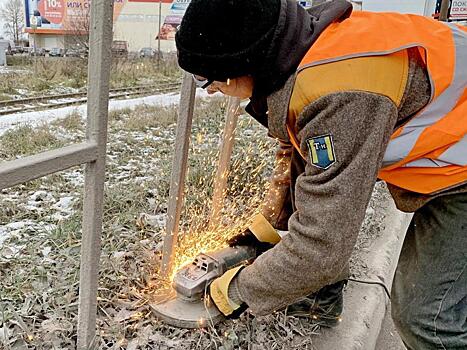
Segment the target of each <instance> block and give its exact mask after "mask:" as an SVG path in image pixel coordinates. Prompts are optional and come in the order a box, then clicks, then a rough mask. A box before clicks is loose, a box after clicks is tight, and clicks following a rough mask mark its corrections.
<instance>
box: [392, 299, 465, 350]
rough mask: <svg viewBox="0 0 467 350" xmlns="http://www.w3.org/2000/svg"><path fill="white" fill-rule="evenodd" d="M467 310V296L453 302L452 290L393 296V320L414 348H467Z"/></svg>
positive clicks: (405, 339) (410, 346) (404, 339)
mask: <svg viewBox="0 0 467 350" xmlns="http://www.w3.org/2000/svg"><path fill="white" fill-rule="evenodd" d="M430 299H431V300H430ZM466 311H467V297H466V298H464V299H463V301H462V300H460V301H459V300H458V301H456V302H454V300H450V298H449V293H447V294H445V295H444V298H443V295H441V296H439V298H438V297H435V296H433V298H429V297H428V296H425V297H420V298H406V299H404V298H401V297H397V296H394V295H393V300H392V318H393V320H394V324H395V326H396V328H397V330H398V332H399V334H400V336H401V338H402V340H403V341H404V343H405V345H406V346H407V348H408V349H411V350H412V349H413V350H418V349H424V350H435V349H436V350H438V349H467V324H466V322H465V315H466V313H465V312H466Z"/></svg>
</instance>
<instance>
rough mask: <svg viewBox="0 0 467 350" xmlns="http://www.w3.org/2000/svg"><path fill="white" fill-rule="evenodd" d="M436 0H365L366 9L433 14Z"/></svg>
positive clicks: (363, 6) (363, 7)
mask: <svg viewBox="0 0 467 350" xmlns="http://www.w3.org/2000/svg"><path fill="white" fill-rule="evenodd" d="M435 4H436V0H363V3H362V9H363V10H364V11H375V12H399V13H413V14H417V15H425V16H431V14H432V13H433V12H434V9H435Z"/></svg>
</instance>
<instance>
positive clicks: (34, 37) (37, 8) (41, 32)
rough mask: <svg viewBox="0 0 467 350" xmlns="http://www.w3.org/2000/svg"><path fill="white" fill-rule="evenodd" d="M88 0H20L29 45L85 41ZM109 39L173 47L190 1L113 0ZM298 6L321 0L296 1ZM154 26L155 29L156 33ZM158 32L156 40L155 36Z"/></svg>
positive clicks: (378, 5)
mask: <svg viewBox="0 0 467 350" xmlns="http://www.w3.org/2000/svg"><path fill="white" fill-rule="evenodd" d="M90 1H91V0H24V3H25V14H26V21H25V23H26V30H25V31H26V32H27V33H29V34H30V36H29V42H30V46H35V47H38V48H46V49H50V48H52V47H59V48H78V49H79V48H81V47H83V46H87V42H88V37H87V33H88V32H89V28H88V25H89V17H90V16H89V10H90ZM113 1H114V40H120V41H125V42H126V43H127V46H128V50H129V51H138V50H139V49H141V48H143V47H151V48H154V49H157V48H158V47H159V45H160V49H161V50H162V51H173V50H175V43H174V40H173V38H174V35H175V32H176V30H177V27H178V25H179V24H180V22H181V18H182V16H183V13H184V11H185V9H186V7H187V6H188V4H189V3H190V0H113ZM298 1H299V3H300V4H301V5H302V6H304V7H309V6H311V5H312V4H318V3H321V2H324V1H326V0H298ZM351 2H352V3H353V5H354V8H355V9H356V10H365V11H393V12H401V13H415V14H419V15H425V16H429V17H431V16H432V15H433V14H434V13H435V10H436V9H437V8H439V6H440V3H441V0H410V1H407V0H352V1H351ZM452 3H453V4H460V5H453V7H456V6H457V7H456V8H455V9H454V12H456V13H457V16H458V19H459V18H460V17H462V16H463V17H465V18H467V6H461V5H462V4H464V3H467V0H462V1H453V2H452ZM159 28H161V30H160V33H159ZM159 35H160V39H161V40H160V41H159V40H158V36H159Z"/></svg>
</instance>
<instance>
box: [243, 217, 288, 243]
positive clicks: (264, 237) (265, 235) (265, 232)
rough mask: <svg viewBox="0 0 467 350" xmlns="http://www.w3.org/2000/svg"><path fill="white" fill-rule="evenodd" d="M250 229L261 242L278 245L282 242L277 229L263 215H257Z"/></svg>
mask: <svg viewBox="0 0 467 350" xmlns="http://www.w3.org/2000/svg"><path fill="white" fill-rule="evenodd" d="M248 229H249V230H250V231H251V232H252V233H253V234H254V235H255V237H256V238H257V239H258V241H260V242H263V243H271V244H277V243H279V241H280V240H281V236H279V234H278V233H277V231H276V229H275V228H274V227H272V225H271V224H270V223H269V221H268V220H266V218H265V217H264V216H263V214H258V215H256V216H255V217H254V219H253V222H252V223H251V225H250V227H248Z"/></svg>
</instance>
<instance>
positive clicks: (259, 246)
mask: <svg viewBox="0 0 467 350" xmlns="http://www.w3.org/2000/svg"><path fill="white" fill-rule="evenodd" d="M280 240H281V237H280V236H279V234H278V233H277V231H276V230H275V229H274V227H272V225H271V224H270V223H269V221H268V220H266V218H265V217H264V216H263V215H262V214H258V215H256V216H255V217H254V219H253V222H252V224H251V225H250V226H249V227H248V228H247V229H246V230H245V231H244V232H242V233H240V234H238V235H236V236H234V237H232V238H230V239H229V240H228V241H227V243H228V244H229V246H231V247H235V246H252V247H255V248H256V256H259V255H261V254H262V253H264V252H265V251H266V250H268V249H270V248H272V247H273V246H274V245H275V244H277V243H279V241H280Z"/></svg>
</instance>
